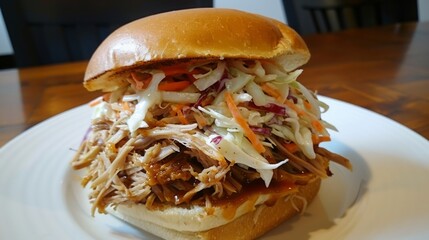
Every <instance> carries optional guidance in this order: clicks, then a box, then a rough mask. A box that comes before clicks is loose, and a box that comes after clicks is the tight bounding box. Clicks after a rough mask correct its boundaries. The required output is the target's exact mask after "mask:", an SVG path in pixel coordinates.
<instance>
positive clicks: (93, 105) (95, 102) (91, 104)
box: [88, 97, 103, 107]
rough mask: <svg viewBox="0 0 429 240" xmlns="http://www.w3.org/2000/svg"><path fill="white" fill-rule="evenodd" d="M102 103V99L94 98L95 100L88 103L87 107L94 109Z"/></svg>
mask: <svg viewBox="0 0 429 240" xmlns="http://www.w3.org/2000/svg"><path fill="white" fill-rule="evenodd" d="M102 101H103V98H102V97H98V98H96V99H94V100H92V101H91V102H89V103H88V105H89V106H90V107H95V106H97V105H98V104H100V103H101V102H102Z"/></svg>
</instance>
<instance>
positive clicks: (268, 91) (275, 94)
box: [261, 83, 283, 101]
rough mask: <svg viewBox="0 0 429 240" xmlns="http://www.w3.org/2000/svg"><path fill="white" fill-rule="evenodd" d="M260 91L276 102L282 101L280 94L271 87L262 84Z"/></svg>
mask: <svg viewBox="0 0 429 240" xmlns="http://www.w3.org/2000/svg"><path fill="white" fill-rule="evenodd" d="M261 88H262V91H264V92H265V93H266V94H268V95H270V96H271V97H274V98H275V99H277V101H282V100H283V98H282V94H281V93H280V92H279V91H278V90H277V89H275V88H273V87H271V86H270V85H269V84H267V83H264V84H262V85H261Z"/></svg>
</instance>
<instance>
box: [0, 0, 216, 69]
mask: <svg viewBox="0 0 429 240" xmlns="http://www.w3.org/2000/svg"><path fill="white" fill-rule="evenodd" d="M212 6H213V2H212V1H211V0H180V1H171V0H156V1H135V0H134V1H133V0H121V1H115V0H103V1H95V0H71V1H69V0H0V7H1V9H2V12H3V16H4V20H5V23H6V27H7V29H8V32H9V36H10V39H11V42H12V46H13V49H14V57H15V62H16V65H17V66H18V67H24V66H33V65H43V64H52V63H60V62H67V61H77V60H83V59H89V58H90V56H91V54H92V53H93V52H94V51H95V49H96V47H97V46H98V45H99V44H100V43H101V41H102V40H103V39H104V38H105V37H107V35H109V34H110V33H111V32H112V31H113V30H114V29H116V28H117V27H119V26H121V25H123V24H124V23H127V22H130V21H132V20H135V19H138V18H141V17H144V16H148V15H152V14H156V13H160V12H165V11H171V10H176V9H185V8H194V7H212Z"/></svg>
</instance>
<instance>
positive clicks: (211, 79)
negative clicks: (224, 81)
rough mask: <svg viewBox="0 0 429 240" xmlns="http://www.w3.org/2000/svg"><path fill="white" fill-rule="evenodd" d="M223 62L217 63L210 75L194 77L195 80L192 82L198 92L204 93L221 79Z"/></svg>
mask: <svg viewBox="0 0 429 240" xmlns="http://www.w3.org/2000/svg"><path fill="white" fill-rule="evenodd" d="M225 66H226V64H225V62H223V61H221V62H218V64H217V67H216V69H214V70H213V71H212V72H210V74H207V75H194V77H195V78H197V80H196V81H195V82H194V85H195V86H196V87H197V88H198V90H200V91H204V90H206V89H207V88H209V87H210V86H211V85H213V84H215V83H216V82H217V81H219V80H220V79H221V78H222V75H223V73H224V71H225Z"/></svg>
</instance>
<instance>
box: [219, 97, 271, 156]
mask: <svg viewBox="0 0 429 240" xmlns="http://www.w3.org/2000/svg"><path fill="white" fill-rule="evenodd" d="M225 100H226V103H227V105H228V108H229V110H230V111H231V114H232V116H233V117H234V119H235V120H236V121H237V123H238V124H239V125H240V126H241V128H243V131H244V135H245V136H246V137H247V138H248V139H249V140H250V142H251V143H252V145H253V147H254V148H255V149H256V151H258V152H259V153H263V152H265V147H264V145H262V143H261V141H259V139H258V136H256V134H255V133H254V132H253V131H252V129H250V127H249V124H247V121H246V119H244V118H243V116H242V115H241V113H240V111H239V110H238V107H237V105H235V103H234V99H233V98H232V95H231V93H230V92H228V91H226V92H225Z"/></svg>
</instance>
